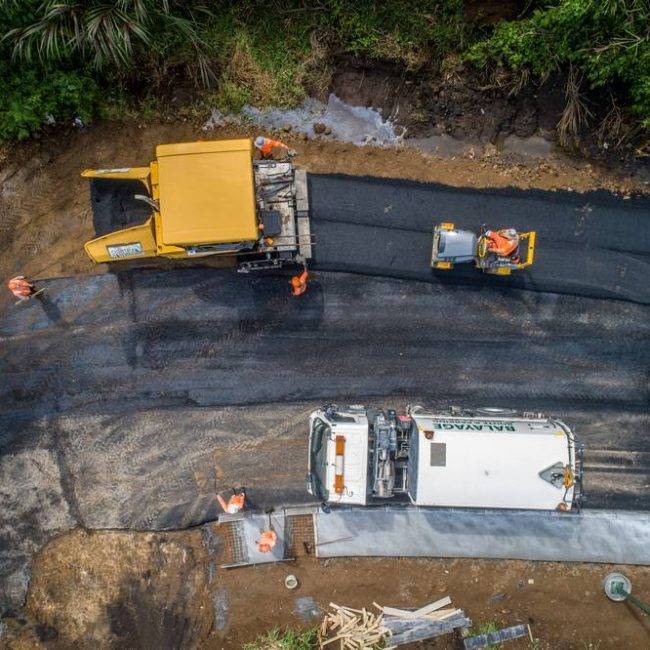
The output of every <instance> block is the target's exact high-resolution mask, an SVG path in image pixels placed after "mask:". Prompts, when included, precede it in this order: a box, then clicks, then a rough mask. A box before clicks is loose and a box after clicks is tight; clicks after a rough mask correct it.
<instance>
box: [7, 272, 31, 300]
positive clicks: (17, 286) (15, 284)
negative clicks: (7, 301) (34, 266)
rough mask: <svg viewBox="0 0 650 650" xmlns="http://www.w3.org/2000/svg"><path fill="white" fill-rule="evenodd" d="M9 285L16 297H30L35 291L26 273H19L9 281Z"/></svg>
mask: <svg viewBox="0 0 650 650" xmlns="http://www.w3.org/2000/svg"><path fill="white" fill-rule="evenodd" d="M7 287H9V291H11V293H13V294H14V296H16V298H29V296H31V295H32V293H34V287H33V286H32V285H31V284H30V283H29V282H28V281H27V280H26V279H25V276H24V275H18V276H16V277H15V278H11V280H9V282H7Z"/></svg>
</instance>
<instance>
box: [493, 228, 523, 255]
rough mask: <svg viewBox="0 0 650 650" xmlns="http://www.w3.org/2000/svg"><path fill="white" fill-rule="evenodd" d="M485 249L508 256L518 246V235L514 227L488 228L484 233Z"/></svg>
mask: <svg viewBox="0 0 650 650" xmlns="http://www.w3.org/2000/svg"><path fill="white" fill-rule="evenodd" d="M485 238H486V239H487V249H488V251H489V252H490V253H494V254H495V255H499V257H510V256H511V255H512V254H513V253H514V252H515V251H516V250H517V246H519V235H518V234H517V231H516V230H515V229H514V228H506V229H504V230H496V231H495V230H488V231H486V233H485Z"/></svg>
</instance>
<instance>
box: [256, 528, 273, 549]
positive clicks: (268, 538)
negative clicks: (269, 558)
mask: <svg viewBox="0 0 650 650" xmlns="http://www.w3.org/2000/svg"><path fill="white" fill-rule="evenodd" d="M277 541H278V536H277V533H276V532H275V531H274V530H270V529H269V530H265V531H264V532H263V533H262V534H261V535H260V538H259V540H258V541H257V550H258V551H259V552H260V553H270V552H271V551H272V550H273V547H274V546H275V544H276V542H277Z"/></svg>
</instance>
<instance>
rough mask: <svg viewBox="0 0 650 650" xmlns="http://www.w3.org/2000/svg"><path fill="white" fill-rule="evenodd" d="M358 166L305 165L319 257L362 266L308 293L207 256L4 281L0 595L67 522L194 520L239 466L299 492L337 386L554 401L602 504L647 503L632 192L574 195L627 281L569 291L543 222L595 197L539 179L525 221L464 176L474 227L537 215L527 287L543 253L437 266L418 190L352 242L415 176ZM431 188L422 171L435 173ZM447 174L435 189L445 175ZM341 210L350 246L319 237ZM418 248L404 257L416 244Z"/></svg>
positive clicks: (259, 484) (431, 401) (257, 494)
mask: <svg viewBox="0 0 650 650" xmlns="http://www.w3.org/2000/svg"><path fill="white" fill-rule="evenodd" d="M314 183H316V185H314ZM319 183H320V185H319ZM337 183H339V184H338V185H337ZM340 183H343V184H344V186H345V187H347V188H348V189H345V187H344V186H342V185H340ZM357 183H358V187H357V188H356V189H355V188H354V186H350V181H349V180H348V179H344V178H343V179H341V178H336V177H333V178H332V177H311V178H310V184H311V191H312V193H313V197H312V206H313V207H314V231H315V235H316V239H317V243H316V247H317V248H316V250H317V263H318V267H319V268H321V269H325V268H328V267H329V268H337V267H338V266H340V267H341V268H343V267H345V263H344V261H341V262H337V257H336V256H337V255H338V256H340V259H341V260H345V259H346V256H345V255H343V253H342V252H341V251H343V249H344V248H345V247H348V253H351V252H354V253H356V258H355V259H356V260H357V263H356V266H355V268H349V269H348V270H353V271H356V273H355V274H343V273H333V272H329V271H324V272H317V273H315V279H314V281H313V282H312V284H311V286H310V290H309V291H308V292H307V294H305V295H304V296H302V297H300V298H299V299H294V298H292V297H291V296H290V295H289V286H288V278H287V276H241V275H237V274H236V273H234V272H233V271H230V270H215V269H183V270H171V271H155V270H141V271H132V272H129V273H125V274H123V275H118V276H114V275H102V276H95V277H85V278H69V279H65V278H64V279H59V280H52V281H49V282H44V283H42V286H44V288H45V292H44V293H43V294H42V295H41V296H40V300H34V301H31V302H29V303H27V304H21V305H14V304H13V301H10V300H9V299H8V297H7V296H3V297H2V298H1V299H0V303H1V304H0V313H1V316H0V338H1V341H2V348H1V350H0V373H1V375H0V376H1V377H2V379H1V381H0V397H1V398H2V399H1V401H0V511H1V512H2V513H3V520H2V522H1V523H0V585H1V587H0V609H1V608H2V607H16V606H18V605H19V604H20V602H21V600H22V598H23V597H24V594H25V590H26V585H27V582H26V581H27V577H28V575H29V565H30V561H31V556H32V555H33V553H34V552H35V551H37V550H38V548H40V546H41V545H42V544H43V543H45V542H46V541H47V540H48V539H50V538H51V537H52V536H53V535H56V534H58V533H61V532H64V531H66V530H68V529H69V528H71V527H73V526H75V525H84V526H87V527H89V528H135V529H161V528H178V527H185V526H190V525H194V524H198V523H200V522H202V521H205V520H209V519H212V518H214V517H215V516H216V514H217V508H216V504H215V501H214V493H215V491H216V490H221V489H226V488H228V487H231V486H233V485H241V484H243V485H245V486H246V487H248V488H249V490H248V493H249V496H250V499H251V501H252V503H253V505H254V506H256V507H260V508H262V507H266V506H268V505H277V504H279V503H299V502H305V501H307V500H308V495H307V494H306V491H305V481H304V475H305V470H306V462H307V430H306V422H307V418H308V415H309V413H310V411H311V410H313V409H314V408H315V407H317V406H319V405H321V404H322V403H323V402H326V401H340V402H356V403H358V402H366V403H369V404H373V405H382V404H383V405H385V406H388V407H390V406H395V407H398V408H399V407H401V406H403V405H404V404H405V403H406V402H407V401H408V402H418V403H423V404H426V405H431V406H436V405H439V406H443V405H449V404H458V405H464V406H480V405H483V406H485V405H489V406H506V407H513V408H518V409H526V410H541V411H544V412H546V413H548V414H553V415H557V416H560V417H562V418H563V419H564V420H565V421H566V422H567V423H569V424H570V425H571V426H572V427H573V428H574V429H575V431H576V433H577V435H578V436H579V437H580V439H581V440H582V441H583V442H584V443H585V444H586V446H587V452H586V455H585V463H586V478H585V490H586V492H587V494H588V496H589V497H590V500H589V501H588V506H589V507H612V508H623V509H625V508H630V509H638V508H641V509H645V508H648V506H649V504H648V500H647V497H646V495H647V486H648V482H649V479H650V453H649V451H648V445H647V440H646V437H647V431H648V421H649V418H648V410H647V407H648V383H647V379H648V375H647V370H648V365H649V364H648V362H649V360H650V350H649V347H648V338H649V334H650V319H649V318H648V315H649V312H650V308H649V307H647V306H646V305H645V304H643V303H647V291H648V282H647V277H648V276H647V275H646V276H645V277H643V278H642V279H641V278H639V273H641V272H642V271H640V270H639V268H645V266H644V265H647V261H646V260H647V251H646V252H644V251H642V250H641V248H642V247H643V246H644V245H645V246H647V243H648V237H647V231H643V229H642V228H641V225H642V224H641V221H642V219H641V216H640V215H641V214H642V213H641V209H640V204H639V202H637V201H635V200H634V199H632V200H631V202H625V203H624V202H623V201H622V200H621V201H619V200H618V199H613V198H608V197H601V196H600V195H598V197H596V198H600V199H602V202H603V205H602V206H600V204H598V205H597V202H596V199H595V198H593V200H592V199H590V201H589V205H590V206H592V207H591V211H589V210H584V211H583V212H576V214H577V215H580V214H583V213H586V214H587V217H586V219H587V220H588V221H587V223H586V225H585V230H584V232H585V233H589V234H588V235H587V236H588V237H589V239H588V240H584V239H581V238H580V237H579V236H578V235H576V237H574V239H572V240H571V244H570V246H568V248H567V250H568V256H567V260H569V261H570V259H571V258H574V257H580V255H582V258H581V259H583V261H584V259H590V258H589V255H592V254H594V255H595V257H598V256H597V255H596V254H595V253H594V251H601V250H602V251H605V252H606V253H607V254H608V255H609V254H610V253H611V254H612V255H623V257H624V258H625V260H624V262H622V263H623V264H624V266H623V267H621V268H623V269H624V271H625V272H624V273H622V275H621V274H620V273H619V275H620V278H621V281H620V282H619V281H618V280H614V279H613V278H614V276H612V274H611V270H612V268H611V267H610V266H608V265H605V267H603V268H606V269H609V271H608V272H610V275H609V276H608V277H609V280H608V279H607V278H604V276H603V277H602V278H600V279H599V278H598V277H596V276H595V275H593V274H592V273H589V274H587V275H586V276H585V275H581V273H578V272H571V273H566V272H565V271H566V269H565V268H563V269H562V273H561V274H560V273H559V272H557V269H556V277H555V279H554V280H553V282H555V285H554V286H555V288H556V290H557V292H556V293H545V292H543V291H541V290H540V289H542V288H547V289H548V288H549V287H550V286H551V285H549V284H544V282H546V281H547V280H548V277H551V276H552V268H551V266H549V265H548V263H547V262H545V261H544V259H545V255H546V251H547V250H548V251H550V250H551V247H549V246H550V245H549V242H551V241H552V240H551V239H550V236H549V233H546V234H545V232H544V227H545V224H546V221H547V220H549V221H552V219H551V217H553V219H555V220H556V221H557V220H559V216H558V215H559V213H560V212H561V211H562V210H563V211H564V212H563V213H566V214H567V215H568V214H572V213H571V210H574V209H575V210H577V208H578V207H579V206H578V203H580V202H581V201H583V199H584V198H585V195H581V196H580V197H572V196H570V195H568V196H567V197H563V200H564V199H566V201H569V199H570V201H569V203H567V202H566V201H565V202H564V203H562V205H563V206H564V207H563V208H561V209H560V207H557V206H556V207H555V208H554V209H555V212H554V211H553V210H552V209H551V207H548V206H552V205H555V204H553V201H552V200H551V199H554V198H555V197H551V198H548V197H547V198H546V199H544V201H545V202H546V203H545V205H547V208H548V209H547V210H546V211H542V212H539V211H538V213H537V217H536V218H535V223H530V221H532V219H528V220H527V223H525V224H524V223H523V221H526V220H525V219H524V218H523V217H521V219H522V221H515V220H514V219H512V218H511V219H509V220H508V222H507V223H506V222H505V221H502V222H499V223H495V221H494V220H493V219H492V217H490V211H489V210H488V209H487V207H486V206H487V205H489V204H490V201H492V200H494V201H496V200H497V199H494V197H495V196H499V195H498V193H491V194H489V195H488V194H486V195H485V196H483V198H482V199H481V197H480V195H478V194H477V193H474V192H468V191H463V192H461V193H460V195H459V196H456V197H455V198H454V196H450V198H449V206H451V205H452V204H453V206H454V212H455V214H454V215H452V214H451V207H449V208H448V209H447V211H445V212H444V214H442V212H443V211H442V208H440V207H439V210H438V212H437V215H436V217H437V216H439V217H440V220H442V219H443V218H444V219H445V220H451V217H452V216H453V217H454V219H453V220H455V221H456V223H458V224H459V225H468V226H469V225H470V224H469V219H470V216H471V214H473V212H472V210H473V209H474V208H475V209H477V210H482V212H481V213H480V214H481V218H480V219H478V221H479V222H480V221H485V222H489V223H491V224H494V225H497V226H501V225H513V226H515V227H535V228H536V229H537V230H538V232H539V233H540V256H539V258H538V263H539V268H540V270H544V273H546V274H547V276H546V277H547V280H544V278H541V279H540V277H539V276H534V277H535V282H534V284H535V287H534V288H536V289H537V290H536V291H528V290H525V291H522V290H519V289H517V288H513V287H512V286H511V285H512V283H517V282H524V284H526V286H530V287H532V284H531V282H532V281H531V280H526V279H523V280H522V279H521V278H525V277H526V276H527V274H528V273H530V271H528V272H526V274H522V275H520V276H513V277H512V278H498V284H496V285H494V284H490V280H492V279H490V278H485V277H484V276H482V275H478V276H473V275H472V273H474V271H473V270H471V269H469V270H468V271H467V275H466V276H464V275H462V274H461V275H456V274H455V273H454V274H453V275H451V276H442V277H440V278H439V277H438V276H437V275H432V274H431V272H430V271H429V270H428V266H427V268H426V269H425V268H424V266H422V264H424V263H425V262H426V264H428V256H429V246H430V241H431V227H432V224H433V220H434V219H433V218H432V217H431V215H430V214H428V215H427V218H426V222H425V207H426V206H425V205H424V203H423V202H424V199H423V198H421V205H420V208H419V212H418V211H417V210H416V209H415V207H413V205H411V203H413V202H416V201H415V198H413V199H410V200H409V201H411V203H409V201H407V200H406V199H405V198H404V197H402V198H403V200H404V203H403V205H402V207H401V208H400V210H401V214H403V215H406V214H407V213H411V214H413V215H414V216H413V222H412V223H411V224H410V225H409V226H408V227H407V228H397V229H395V231H396V232H405V233H407V235H408V236H407V238H406V239H405V240H404V243H403V245H402V246H401V248H399V250H395V249H394V248H392V246H394V245H393V244H391V245H390V246H389V245H388V244H386V245H385V246H384V251H387V253H386V254H381V255H378V256H377V257H376V258H373V259H371V258H370V257H369V256H371V253H372V251H373V250H375V248H374V247H373V246H372V239H371V237H374V236H376V237H378V238H379V239H381V240H382V241H384V243H386V240H385V238H384V237H383V236H380V235H379V234H378V233H380V231H383V230H386V228H382V227H380V226H378V225H377V224H374V225H373V224H372V223H371V222H370V223H368V224H366V225H367V228H365V232H366V234H365V235H364V236H363V237H361V238H357V240H353V239H350V238H348V237H347V236H346V237H344V236H342V235H343V234H344V233H345V229H346V228H348V229H354V228H356V227H357V226H358V225H359V224H354V223H353V221H352V220H353V219H357V220H358V221H359V220H363V219H370V220H371V218H375V219H376V218H377V215H378V214H379V215H380V217H379V218H380V219H383V218H384V216H382V215H390V214H391V211H392V210H395V209H396V208H395V205H394V204H390V205H392V206H393V207H390V209H386V208H388V207H389V204H386V203H385V197H387V196H392V195H393V194H395V195H397V196H401V195H400V192H399V191H398V190H397V189H395V188H396V187H398V186H399V187H401V188H402V190H403V189H404V184H403V183H401V182H400V183H398V184H397V185H396V184H395V183H393V182H392V181H390V182H382V183H381V184H379V185H377V184H376V183H375V181H368V180H364V179H361V180H358V181H357ZM362 186H366V187H370V188H371V189H370V190H368V189H366V190H363V192H365V196H366V198H367V199H368V200H370V201H375V203H374V204H372V205H374V207H373V208H372V210H371V209H370V208H368V209H367V210H365V211H364V210H361V211H359V212H358V214H356V213H355V214H352V213H351V212H350V209H351V208H349V207H346V206H347V205H348V203H349V202H351V201H353V200H360V198H359V196H357V198H356V199H353V198H351V195H352V193H353V192H354V191H358V192H362V189H360V188H361V187H362ZM423 187H424V186H417V187H414V188H413V191H414V192H415V193H416V194H417V192H420V191H431V192H433V191H434V189H433V188H434V186H426V188H429V189H428V190H426V189H424V190H423V189H422V188H423ZM382 188H383V189H382ZM418 188H419V189H418ZM435 191H436V192H437V193H438V195H439V196H438V206H442V198H441V197H442V196H443V195H444V194H445V192H447V190H444V191H443V190H441V189H440V188H438V189H436V190H435ZM449 192H451V194H452V195H453V194H454V193H456V190H449ZM475 194H476V196H475ZM512 194H513V193H512V192H510V194H508V197H510V199H512V196H511V195H512ZM538 194H539V193H533V195H534V196H533V195H531V196H533V198H531V201H533V203H534V202H535V201H537V200H538V199H537V198H534V197H537V196H538ZM559 194H560V193H558V195H559ZM333 196H336V198H337V201H338V207H337V209H336V210H332V211H330V210H329V209H326V208H325V207H324V202H325V201H326V198H327V197H329V198H328V199H327V201H328V202H330V203H331V202H332V197H333ZM420 196H422V195H420ZM504 196H505V195H504ZM382 197H384V198H382ZM463 197H465V198H463ZM491 197H492V198H491ZM339 199H340V200H339ZM510 199H509V200H510ZM472 201H473V203H472ZM571 201H573V202H574V203H571ZM608 201H612V202H613V204H612V205H610V204H609V203H608ZM614 204H615V205H614ZM363 205H364V206H368V205H369V204H368V203H367V201H366V202H364V203H363ZM380 206H383V207H382V208H381V211H380V212H378V211H377V209H378V208H379V207H380ZM472 206H474V208H473V207H472ZM567 206H568V207H567ZM626 206H629V209H628V208H627V207H626ZM463 210H464V212H463ZM522 210H527V211H528V212H527V213H528V214H532V210H533V207H531V205H530V204H527V205H523V207H522ZM461 212H463V213H462V214H461ZM364 215H365V216H364ZM373 215H374V216H373ZM553 215H555V216H553ZM646 216H647V215H646ZM567 218H568V217H567ZM577 218H578V219H580V218H581V217H579V216H578V217H577ZM609 218H611V219H616V220H619V221H620V224H619V225H620V229H619V231H620V232H623V233H624V234H625V236H624V237H619V239H618V240H617V241H618V242H619V248H618V249H617V250H613V249H612V250H610V249H607V248H606V246H605V244H606V239H607V237H605V235H606V234H607V233H605V232H604V231H603V229H607V228H608V226H607V224H606V223H605V221H606V220H607V219H609ZM337 219H339V220H340V221H337ZM436 220H437V219H436ZM418 224H419V225H418ZM473 224H474V222H473ZM361 225H363V224H361ZM474 225H475V224H474ZM592 226H593V227H592ZM571 227H574V226H571ZM328 228H329V229H331V236H332V237H333V236H334V234H336V236H337V237H338V238H339V239H338V240H337V241H340V242H341V244H340V246H339V245H338V244H337V245H336V246H334V245H331V246H323V245H322V244H323V242H327V241H328V239H329V237H330V235H328V234H327V232H328V230H327V229H328ZM619 231H617V232H619ZM391 232H392V231H391ZM567 232H568V229H567ZM620 232H619V234H620ZM644 232H645V234H644ZM373 233H374V234H373ZM393 234H394V233H393ZM545 238H546V239H545ZM560 239H561V238H560ZM391 241H396V240H395V239H393V238H392V235H391ZM544 241H546V242H547V243H546V244H544V246H546V247H547V248H544V247H542V243H541V242H544ZM579 241H580V242H582V243H581V244H579V243H578V242H579ZM621 242H622V243H621ZM425 244H426V245H425ZM581 246H582V249H581ZM352 249H354V250H352ZM425 249H426V251H425ZM556 249H557V248H553V250H556ZM415 251H419V252H418V253H417V259H419V262H418V265H413V266H412V267H410V268H411V270H410V271H409V270H408V269H409V264H410V262H408V261H404V260H408V259H409V255H408V253H409V252H410V253H411V254H413V255H414V254H415ZM425 253H426V254H425ZM585 256H587V257H586V258H585ZM413 259H415V256H414V257H413ZM610 259H611V258H610ZM364 260H365V261H364ZM569 261H567V265H568V266H567V267H566V268H569V269H571V268H573V267H571V266H570V263H569ZM589 264H591V262H589ZM589 264H588V265H587V266H588V269H589V270H593V269H595V268H596V267H593V268H592V267H591V266H589ZM400 265H401V266H400ZM638 265H640V266H638ZM398 267H399V268H401V269H402V270H401V271H400V270H399V268H398ZM535 268H537V267H534V269H535ZM598 268H600V267H598ZM616 268H618V267H616ZM404 269H406V271H405V270H404ZM534 269H533V270H534ZM458 271H460V269H458ZM374 273H376V274H377V275H383V276H391V275H394V276H400V275H401V276H403V277H411V278H413V279H419V280H424V281H413V282H404V281H400V280H395V279H390V278H378V277H369V276H368V275H367V274H374ZM593 273H596V271H593ZM364 274H365V275H364ZM517 277H519V279H517ZM616 277H618V276H616ZM486 281H487V284H486V283H485V282H486ZM608 282H609V284H607V283H608ZM467 283H469V286H463V285H465V284H467ZM590 283H591V284H590ZM599 283H600V284H599ZM590 286H591V288H590ZM594 287H596V288H595V289H594ZM599 287H600V288H599ZM602 287H604V289H603V288H602ZM599 292H600V293H599ZM572 294H589V295H598V296H600V298H601V299H595V298H593V297H585V296H583V295H572ZM604 296H608V297H610V298H611V297H612V296H617V297H618V298H621V299H620V300H604V299H602V297H604Z"/></svg>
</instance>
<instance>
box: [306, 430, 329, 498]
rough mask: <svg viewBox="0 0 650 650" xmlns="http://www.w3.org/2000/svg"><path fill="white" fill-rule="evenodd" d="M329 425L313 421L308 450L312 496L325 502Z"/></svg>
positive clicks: (326, 494)
mask: <svg viewBox="0 0 650 650" xmlns="http://www.w3.org/2000/svg"><path fill="white" fill-rule="evenodd" d="M331 432H332V430H331V429H330V426H329V424H327V422H324V421H323V420H321V419H320V418H316V419H315V420H314V424H313V425H312V430H311V448H310V449H309V459H310V468H309V482H310V484H311V490H312V494H313V495H314V496H315V497H316V498H318V499H322V500H323V501H327V497H328V491H327V489H326V488H325V481H326V471H327V440H328V439H329V436H330V434H331Z"/></svg>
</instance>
